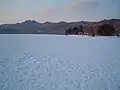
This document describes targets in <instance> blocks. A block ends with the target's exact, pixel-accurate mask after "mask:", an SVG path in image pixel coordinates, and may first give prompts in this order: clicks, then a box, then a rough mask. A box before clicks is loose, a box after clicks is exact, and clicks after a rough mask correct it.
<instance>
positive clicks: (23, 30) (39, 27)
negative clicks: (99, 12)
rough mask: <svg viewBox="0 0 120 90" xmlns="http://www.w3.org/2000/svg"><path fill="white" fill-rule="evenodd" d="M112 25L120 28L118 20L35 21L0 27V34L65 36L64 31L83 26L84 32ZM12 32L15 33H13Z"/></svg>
mask: <svg viewBox="0 0 120 90" xmlns="http://www.w3.org/2000/svg"><path fill="white" fill-rule="evenodd" d="M106 23H107V24H112V25H113V26H114V27H115V28H116V29H119V28H120V19H104V20H101V21H96V22H89V21H79V22H65V21H59V22H56V23H55V22H48V21H47V22H44V23H40V22H39V21H36V20H26V21H23V22H21V23H15V24H2V25H0V34H60V35H61V34H62V35H63V34H65V31H66V29H68V28H73V27H79V26H80V25H83V26H84V31H90V27H91V26H93V27H94V26H96V27H98V26H99V25H101V24H106ZM12 31H15V32H14V33H13V32H12Z"/></svg>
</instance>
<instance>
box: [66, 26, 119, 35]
mask: <svg viewBox="0 0 120 90" xmlns="http://www.w3.org/2000/svg"><path fill="white" fill-rule="evenodd" d="M83 28H84V27H83V26H82V25H80V28H77V27H74V28H69V29H67V30H66V35H85V32H84V31H83ZM87 35H91V36H93V37H94V36H119V34H118V33H117V32H116V30H115V28H114V27H113V26H112V25H110V24H103V25H100V26H98V29H96V33H95V32H94V30H93V29H92V30H91V32H88V33H87Z"/></svg>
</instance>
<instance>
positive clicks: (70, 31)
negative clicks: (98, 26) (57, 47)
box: [66, 25, 84, 35]
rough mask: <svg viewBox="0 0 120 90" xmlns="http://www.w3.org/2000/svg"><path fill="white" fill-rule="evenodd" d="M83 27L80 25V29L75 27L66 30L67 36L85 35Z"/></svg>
mask: <svg viewBox="0 0 120 90" xmlns="http://www.w3.org/2000/svg"><path fill="white" fill-rule="evenodd" d="M83 34H84V31H83V26H82V25H80V28H77V27H74V28H69V29H68V30H66V35H83Z"/></svg>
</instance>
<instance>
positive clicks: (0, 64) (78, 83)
mask: <svg viewBox="0 0 120 90" xmlns="http://www.w3.org/2000/svg"><path fill="white" fill-rule="evenodd" d="M119 46H120V38H116V37H87V36H85V37H84V36H60V35H57V36H56V35H54V36H53V35H0V90H120V47H119Z"/></svg>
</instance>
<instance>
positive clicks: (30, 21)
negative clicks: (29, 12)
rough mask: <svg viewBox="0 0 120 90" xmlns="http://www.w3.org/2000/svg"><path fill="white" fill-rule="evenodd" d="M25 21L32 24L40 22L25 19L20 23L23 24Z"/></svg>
mask: <svg viewBox="0 0 120 90" xmlns="http://www.w3.org/2000/svg"><path fill="white" fill-rule="evenodd" d="M25 23H28V24H33V23H37V24H40V23H39V22H37V21H35V20H26V21H24V22H22V24H25Z"/></svg>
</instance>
